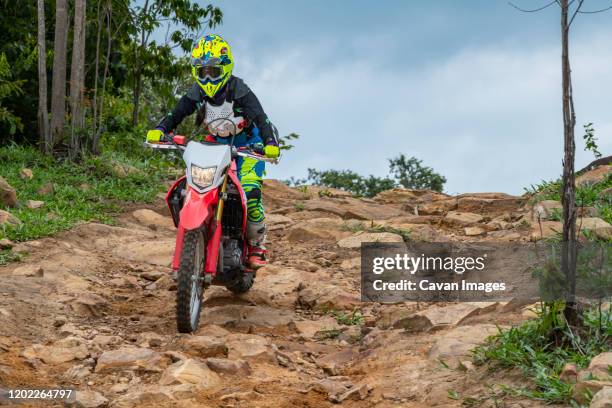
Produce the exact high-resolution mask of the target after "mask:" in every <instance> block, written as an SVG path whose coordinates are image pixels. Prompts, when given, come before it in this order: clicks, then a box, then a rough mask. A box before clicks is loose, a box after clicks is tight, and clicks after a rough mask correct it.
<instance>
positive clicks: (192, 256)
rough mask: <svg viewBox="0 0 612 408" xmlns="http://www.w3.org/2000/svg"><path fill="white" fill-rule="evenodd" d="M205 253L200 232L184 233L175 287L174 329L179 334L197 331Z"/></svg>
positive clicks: (204, 243) (202, 291)
mask: <svg viewBox="0 0 612 408" xmlns="http://www.w3.org/2000/svg"><path fill="white" fill-rule="evenodd" d="M205 251H206V241H205V239H204V235H203V234H202V232H201V231H188V232H186V233H185V237H184V238H183V249H182V250H181V264H180V266H179V269H178V272H177V285H176V327H177V330H178V331H179V333H192V332H194V331H196V330H197V329H198V324H199V321H200V310H201V308H202V297H203V295H204V286H203V276H204V260H205V255H204V254H205Z"/></svg>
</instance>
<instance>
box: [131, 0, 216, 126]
mask: <svg viewBox="0 0 612 408" xmlns="http://www.w3.org/2000/svg"><path fill="white" fill-rule="evenodd" d="M140 4H142V6H140V5H138V4H137V5H135V6H134V7H133V9H132V10H131V12H130V14H131V15H132V16H133V18H132V21H131V30H130V31H131V38H132V41H131V42H130V44H129V47H130V49H129V57H130V61H129V62H130V63H129V66H130V70H131V80H132V92H133V104H134V107H133V114H132V122H133V125H134V126H136V125H137V124H138V120H139V111H140V100H141V95H142V88H143V79H144V77H147V78H150V79H155V78H157V77H160V76H163V75H164V74H167V73H168V72H169V71H171V72H170V76H172V75H176V74H177V73H176V72H174V71H172V69H173V68H175V67H173V66H172V65H173V64H172V63H171V61H172V59H173V55H172V49H173V48H176V47H181V48H182V49H183V50H184V51H188V50H190V48H191V45H192V43H193V37H190V36H188V35H186V34H185V32H184V31H182V30H181V29H177V30H175V31H174V32H172V34H170V35H167V36H166V38H167V42H166V44H157V43H156V42H155V41H152V40H151V34H152V33H153V32H154V31H155V30H156V29H157V28H158V27H160V25H161V24H162V23H164V22H165V23H167V24H168V33H169V30H170V27H171V26H175V27H176V26H178V27H179V28H182V29H183V30H186V31H191V32H193V31H198V30H200V28H201V27H202V25H203V24H207V25H208V27H215V26H216V25H217V24H219V23H221V20H222V18H223V14H222V13H221V10H220V9H219V8H217V7H213V6H212V5H210V4H209V5H208V6H206V7H200V6H199V5H198V4H197V3H195V2H193V3H192V1H191V0H144V3H140Z"/></svg>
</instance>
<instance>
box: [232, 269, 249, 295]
mask: <svg viewBox="0 0 612 408" xmlns="http://www.w3.org/2000/svg"><path fill="white" fill-rule="evenodd" d="M254 279H255V274H254V273H253V272H238V276H237V277H236V279H235V280H234V281H233V282H232V283H230V284H228V285H227V286H226V288H227V289H228V290H230V291H232V292H234V293H236V294H240V293H245V292H247V291H248V290H249V289H251V287H252V286H253V281H254Z"/></svg>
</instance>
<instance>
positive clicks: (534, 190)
mask: <svg viewBox="0 0 612 408" xmlns="http://www.w3.org/2000/svg"><path fill="white" fill-rule="evenodd" d="M562 187H563V185H562V183H561V180H557V181H542V182H541V183H540V184H538V185H535V186H533V185H532V186H531V187H529V188H526V189H525V190H526V192H527V193H530V194H533V195H534V196H535V197H536V200H537V201H541V200H555V201H561V190H562ZM610 187H612V174H609V175H608V176H607V177H606V179H605V180H603V181H602V182H600V183H597V184H593V185H588V186H586V185H585V186H579V187H577V188H576V206H577V207H595V209H596V210H597V213H598V216H599V217H600V218H601V219H603V220H604V221H606V222H608V223H611V224H612V198H611V197H610V196H607V197H603V196H602V195H601V192H602V191H603V190H605V189H608V188H610ZM560 216H561V214H559V217H560Z"/></svg>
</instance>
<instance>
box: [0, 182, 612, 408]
mask: <svg viewBox="0 0 612 408" xmlns="http://www.w3.org/2000/svg"><path fill="white" fill-rule="evenodd" d="M265 200H266V206H267V210H268V222H269V224H270V230H271V232H270V236H269V241H270V244H269V249H270V252H271V260H272V261H271V264H270V265H269V266H267V267H265V268H264V269H262V270H260V271H259V272H258V276H257V279H256V283H255V286H254V288H253V289H252V290H251V291H250V292H249V293H247V294H245V295H241V296H235V295H232V294H231V293H230V292H228V291H226V290H225V289H224V288H221V287H212V288H210V289H209V290H208V291H207V292H206V293H205V307H204V310H203V312H202V318H201V322H202V323H201V328H200V329H199V331H198V332H197V333H195V334H194V335H179V334H177V333H176V331H175V326H174V324H175V323H174V296H175V292H174V290H175V285H174V284H173V281H172V279H170V278H169V272H170V268H169V267H168V266H169V263H170V258H171V255H172V252H173V247H174V234H175V230H174V228H173V226H172V225H171V221H170V218H169V217H168V215H167V212H166V210H165V209H164V207H163V202H162V201H161V199H160V200H159V203H158V205H157V206H153V207H150V208H139V209H136V210H133V211H128V212H127V213H125V215H124V216H122V217H121V218H120V219H119V220H118V224H117V225H116V226H108V225H102V224H96V223H88V224H82V225H79V226H78V227H76V228H74V229H73V230H71V231H68V232H65V233H63V234H60V235H57V236H55V237H52V238H46V239H41V240H37V241H30V242H26V243H20V244H18V245H15V247H14V250H15V251H19V252H27V253H28V255H27V257H26V258H25V261H24V262H21V263H13V264H9V265H6V266H3V267H0V293H1V296H0V384H2V386H4V387H22V388H23V387H25V386H27V387H58V386H64V387H72V388H75V389H77V390H79V392H78V394H77V395H78V399H77V402H76V403H75V405H76V406H82V407H103V406H109V407H117V408H119V407H141V406H142V407H145V406H146V407H151V406H168V407H170V406H176V407H190V406H201V407H326V406H334V405H338V404H340V405H341V406H346V407H396V406H402V407H430V406H444V407H445V406H460V405H461V400H457V399H453V398H452V397H453V396H454V395H457V394H458V395H462V396H469V397H471V398H473V400H474V401H475V405H474V406H497V405H495V404H497V403H498V401H499V400H500V399H503V401H504V403H505V404H506V406H516V407H535V406H540V404H539V403H538V402H535V401H531V400H526V399H521V398H520V397H511V396H507V395H505V396H504V395H503V394H504V393H503V391H502V390H501V389H500V388H499V387H497V386H496V384H499V383H502V382H503V383H505V384H514V385H521V384H522V380H521V376H520V373H513V372H510V373H508V372H505V373H491V372H488V371H487V370H486V368H484V367H474V365H473V364H472V363H471V362H470V358H469V350H470V349H471V348H473V347H474V346H475V345H476V344H478V343H480V342H482V341H483V340H484V339H485V338H486V337H487V336H488V335H490V334H492V333H495V332H496V326H495V325H496V324H502V325H510V324H513V323H518V322H520V321H522V320H524V319H526V318H528V317H529V316H530V314H529V311H528V310H526V309H525V305H523V304H521V303H520V302H509V303H462V304H423V303H420V304H416V303H402V304H395V305H381V304H362V303H360V301H359V281H360V280H359V279H360V278H359V266H360V265H359V263H360V261H359V244H360V242H362V241H372V240H375V241H376V240H377V241H391V242H393V241H401V240H402V239H403V236H404V237H405V236H407V235H408V234H409V235H410V237H411V238H412V239H421V240H428V241H445V240H495V241H529V240H534V239H541V238H542V237H546V236H550V235H551V234H554V233H555V231H557V230H560V225H559V224H558V223H557V221H550V220H547V218H549V217H550V214H552V209H553V208H555V206H557V205H558V204H557V203H554V202H552V203H550V202H549V203H546V202H542V203H539V204H538V205H536V206H535V207H534V206H532V205H531V203H530V202H529V200H528V199H527V198H526V197H514V196H509V195H506V194H501V193H481V194H464V195H459V196H454V197H451V196H447V195H444V194H440V193H435V192H430V191H411V190H391V191H387V192H384V193H382V194H381V195H380V196H378V197H376V199H374V200H358V199H354V198H352V197H349V196H348V195H347V194H345V193H343V192H341V191H334V190H327V189H320V188H308V189H303V190H295V189H290V188H288V187H286V186H285V185H283V184H281V183H278V182H275V181H273V180H267V181H266V187H265ZM584 215H585V216H584V217H583V219H582V225H583V226H585V225H588V228H589V229H590V230H591V231H594V233H596V234H597V235H600V236H605V237H610V236H611V235H612V227H611V226H610V225H609V224H607V223H605V222H604V221H603V220H601V219H599V218H596V217H594V216H593V215H594V214H584ZM583 228H586V227H583ZM398 232H399V233H401V234H398ZM402 235H403V236H402ZM5 244H6V243H5ZM355 310H358V311H359V314H357V313H353V312H354V311H355ZM414 316H419V319H421V320H424V321H426V322H427V324H426V325H423V329H422V330H416V331H410V332H408V331H406V330H404V329H403V328H401V327H403V325H402V321H404V320H405V319H410V318H413V317H414ZM523 385H524V384H523ZM58 406H60V405H59V404H58Z"/></svg>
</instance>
